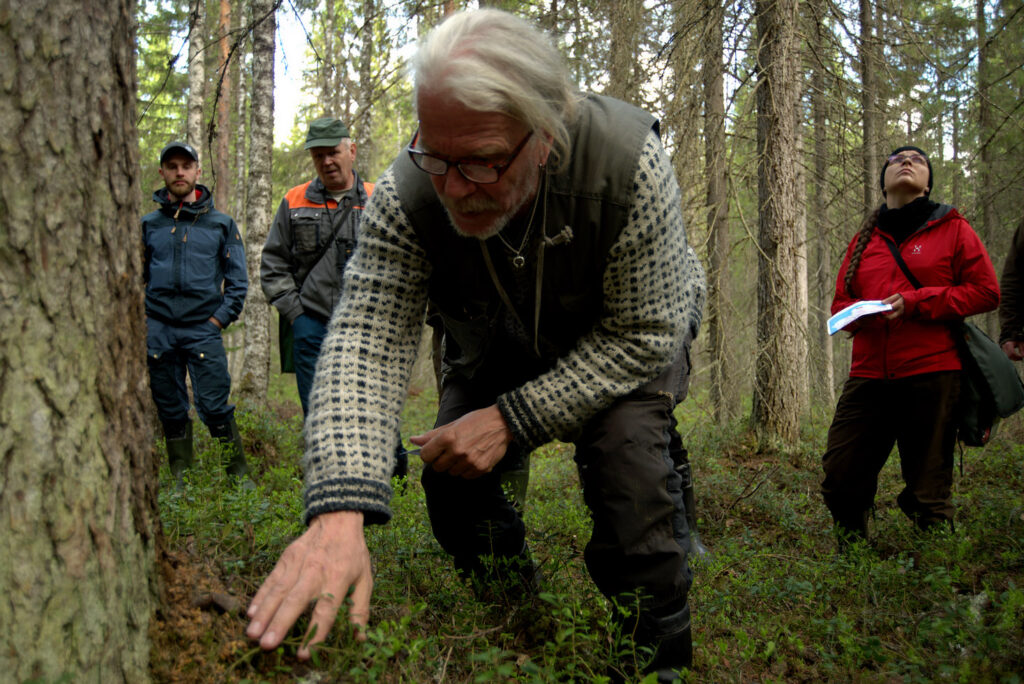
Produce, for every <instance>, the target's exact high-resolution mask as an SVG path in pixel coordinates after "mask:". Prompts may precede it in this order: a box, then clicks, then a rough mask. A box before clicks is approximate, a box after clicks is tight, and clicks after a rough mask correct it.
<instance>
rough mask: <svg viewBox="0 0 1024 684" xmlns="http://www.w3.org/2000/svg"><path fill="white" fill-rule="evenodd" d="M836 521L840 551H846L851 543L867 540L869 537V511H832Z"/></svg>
mask: <svg viewBox="0 0 1024 684" xmlns="http://www.w3.org/2000/svg"><path fill="white" fill-rule="evenodd" d="M832 519H833V520H834V521H835V533H836V542H837V543H838V545H839V551H840V552H843V551H846V550H847V549H848V548H849V547H850V545H851V544H856V543H858V542H866V541H867V539H868V511H860V512H857V513H846V514H839V515H837V514H836V513H834V512H833V513H832Z"/></svg>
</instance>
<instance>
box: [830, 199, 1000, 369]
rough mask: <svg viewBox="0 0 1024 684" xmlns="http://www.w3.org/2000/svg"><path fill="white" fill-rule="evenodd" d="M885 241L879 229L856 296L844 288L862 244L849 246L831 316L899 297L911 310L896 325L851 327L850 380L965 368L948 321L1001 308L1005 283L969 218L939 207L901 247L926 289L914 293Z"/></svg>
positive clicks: (871, 319)
mask: <svg viewBox="0 0 1024 684" xmlns="http://www.w3.org/2000/svg"><path fill="white" fill-rule="evenodd" d="M884 240H889V241H891V240H892V237H891V236H889V235H888V234H887V233H885V232H883V231H882V230H881V229H880V228H879V227H878V226H877V225H876V226H875V229H874V232H873V233H872V235H871V239H870V240H869V241H868V244H867V247H866V248H865V249H864V253H863V254H862V255H861V260H860V266H858V268H857V273H856V274H855V275H854V278H853V288H852V289H853V294H854V296H850V294H849V293H847V292H846V286H845V284H844V280H845V278H846V269H847V266H848V265H849V263H850V254H851V253H852V252H853V248H854V246H855V245H856V242H857V238H856V237H854V239H853V240H852V241H851V242H850V245H849V247H847V249H846V257H845V258H844V259H843V264H842V266H841V267H840V268H839V276H838V278H837V279H836V294H835V298H834V299H833V300H832V313H837V312H839V311H841V310H842V309H844V308H846V307H847V306H849V305H850V304H853V303H854V302H856V301H860V300H863V299H885V298H886V297H889V296H891V295H894V294H896V293H899V294H901V295H903V301H904V304H905V306H906V310H905V311H904V314H903V316H901V317H900V318H898V319H896V320H893V321H888V320H886V319H885V318H883V316H882V315H874V316H865V317H864V318H861V319H859V320H858V321H856V322H855V323H854V324H853V325H850V326H848V327H847V328H846V329H847V330H849V331H851V332H853V333H854V337H853V363H852V365H851V368H850V375H851V376H854V377H859V378H903V377H907V376H910V375H918V374H921V373H931V372H934V371H946V370H960V357H959V356H958V354H957V349H956V345H955V344H954V342H953V334H952V331H951V328H950V323H952V322H955V321H960V320H962V319H963V318H965V317H967V316H970V315H972V314H978V313H983V312H985V311H991V310H992V309H994V308H996V306H997V305H998V304H999V284H998V282H997V281H996V273H995V269H993V268H992V260H991V259H990V258H989V256H988V252H987V251H986V250H985V246H984V245H983V244H981V240H980V239H979V238H978V235H977V233H975V232H974V229H973V228H971V224H969V223H968V222H967V219H965V218H964V217H963V216H961V215H960V214H959V213H958V212H957V210H956V209H954V208H952V207H950V206H948V205H940V206H939V207H938V208H937V209H936V210H935V211H934V212H933V213H932V215H931V217H930V218H929V219H928V221H927V223H926V224H925V225H924V226H923V227H921V228H919V229H918V230H917V231H915V232H914V233H911V234H910V235H909V236H908V237H907V238H906V239H905V240H904V241H903V244H901V245H900V246H899V250H900V254H901V255H902V256H903V260H904V261H905V262H906V263H907V267H908V268H909V269H910V272H911V273H913V274H914V276H915V277H916V278H917V280H918V281H919V282H920V283H921V285H922V287H921V288H920V289H915V288H914V286H913V285H912V284H911V283H910V281H909V280H908V279H907V277H906V276H905V275H904V274H903V271H902V270H901V269H900V267H899V264H897V263H896V259H895V258H894V257H893V255H892V252H891V251H890V250H889V247H888V246H887V245H886V244H885V242H884Z"/></svg>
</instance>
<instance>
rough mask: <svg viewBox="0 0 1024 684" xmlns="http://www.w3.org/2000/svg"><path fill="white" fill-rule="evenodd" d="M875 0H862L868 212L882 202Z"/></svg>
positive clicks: (864, 162)
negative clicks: (879, 177)
mask: <svg viewBox="0 0 1024 684" xmlns="http://www.w3.org/2000/svg"><path fill="white" fill-rule="evenodd" d="M871 3H872V0H860V81H861V91H860V105H861V116H862V123H863V129H862V130H863V134H864V140H863V144H862V146H861V163H862V165H863V167H864V211H865V212H868V211H871V210H872V209H873V208H874V207H875V205H876V204H878V202H879V198H880V197H881V190H880V189H879V186H878V174H879V172H880V171H879V169H880V168H881V167H879V165H878V130H877V121H878V116H877V112H878V86H877V79H878V75H877V73H876V69H875V65H876V64H877V62H876V60H875V56H874V55H875V37H874V36H875V20H874V12H873V10H874V8H873V7H872V4H871Z"/></svg>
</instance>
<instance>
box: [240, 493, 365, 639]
mask: <svg viewBox="0 0 1024 684" xmlns="http://www.w3.org/2000/svg"><path fill="white" fill-rule="evenodd" d="M350 591H351V596H352V605H351V607H350V612H349V621H350V622H352V623H353V624H354V625H356V626H357V627H365V626H366V624H367V621H368V620H369V616H370V596H371V594H372V592H373V575H372V571H371V566H370V554H369V551H368V549H367V548H366V541H365V539H364V538H363V516H362V513H360V512H358V511H338V512H335V513H325V514H323V515H320V516H317V517H316V518H315V519H314V520H313V522H312V523H311V524H310V527H309V529H307V530H306V532H305V533H304V534H303V535H302V536H301V537H299V538H298V539H296V540H295V541H294V542H292V543H291V545H289V547H288V548H287V549H285V552H284V553H283V554H282V555H281V558H280V560H279V561H278V562H277V565H276V566H275V567H274V570H273V571H272V572H271V573H270V575H269V576H268V577H267V579H266V581H265V582H264V583H263V586H262V587H260V589H259V591H258V592H256V596H255V597H253V600H252V603H251V604H250V606H249V610H248V615H249V618H250V622H249V627H248V629H246V635H247V636H249V638H251V639H255V640H258V641H259V644H260V647H261V648H264V649H273V648H277V646H278V645H280V643H281V642H282V641H283V640H284V638H285V637H286V636H287V634H288V632H289V631H290V630H291V628H292V625H294V624H295V621H296V620H297V619H298V617H299V616H300V615H302V613H303V612H304V611H305V610H306V609H307V608H308V607H309V605H310V603H313V602H315V606H314V608H313V615H312V620H311V622H310V628H309V631H308V632H307V634H306V638H307V642H306V643H304V644H303V646H302V647H301V648H300V649H299V653H298V655H299V658H302V659H305V658H308V657H309V655H310V646H313V645H316V644H318V643H320V642H322V641H324V639H326V638H327V635H328V634H329V632H330V629H331V626H332V625H333V624H334V621H335V619H336V618H337V615H338V610H339V609H340V607H341V603H342V601H343V600H345V598H346V596H348V595H349V592H350ZM359 636H360V637H361V636H362V635H361V634H359Z"/></svg>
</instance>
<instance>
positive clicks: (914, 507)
mask: <svg viewBox="0 0 1024 684" xmlns="http://www.w3.org/2000/svg"><path fill="white" fill-rule="evenodd" d="M881 184H882V194H883V195H884V196H885V204H883V205H882V206H881V207H879V208H878V209H877V210H876V211H874V212H873V213H872V214H871V215H870V216H868V217H867V218H866V219H865V221H864V223H863V224H862V226H861V229H860V231H859V232H858V233H857V235H856V236H854V238H853V240H852V241H851V242H850V245H849V247H848V248H847V250H846V258H845V259H844V260H843V264H842V266H841V267H840V269H839V276H838V278H837V279H836V293H835V298H834V299H833V301H832V312H833V313H836V312H839V311H841V310H842V309H844V308H846V307H847V306H849V305H851V304H853V303H855V302H857V301H860V300H882V301H884V302H885V303H887V304H891V305H892V310H891V311H889V312H887V313H883V314H875V315H872V316H866V317H863V318H860V319H859V320H857V321H855V322H854V323H853V324H851V325H850V326H847V328H846V329H847V331H849V332H851V333H852V334H853V362H852V365H851V368H850V377H849V378H848V379H847V381H846V385H845V387H844V388H843V393H842V396H841V397H840V398H839V404H838V406H837V407H836V413H835V417H834V418H833V419H832V426H831V427H830V428H829V432H828V446H827V448H826V451H825V455H824V457H823V459H822V463H823V466H824V469H825V480H824V482H823V483H822V494H823V495H824V498H825V504H826V505H827V506H828V509H829V511H830V512H831V513H832V518H833V520H834V521H835V524H836V528H837V532H838V533H839V536H840V541H841V543H843V542H845V541H848V540H850V539H856V538H866V536H867V516H868V511H869V510H870V509H871V508H872V507H873V506H874V499H875V492H876V490H877V488H878V473H879V472H880V471H881V469H882V466H883V465H885V461H886V460H887V459H888V457H889V452H890V451H891V450H892V447H893V444H894V443H895V444H896V445H898V447H899V454H900V467H901V471H902V474H903V480H904V482H905V483H906V487H905V488H904V489H903V491H902V492H900V494H899V496H898V497H897V499H896V500H897V503H898V504H899V506H900V508H901V509H902V510H903V512H904V513H906V514H907V516H908V517H909V518H910V519H911V520H913V521H914V522H915V523H916V524H917V526H918V527H919V528H921V529H927V528H929V527H931V526H933V525H935V524H936V523H940V522H942V521H949V525H950V527H952V521H953V504H952V496H951V490H952V485H953V447H954V443H955V440H956V427H955V423H954V420H953V418H954V411H955V409H956V403H957V398H958V396H959V391H960V357H959V355H958V353H957V348H956V344H955V343H954V340H953V332H952V327H951V324H952V323H954V322H956V321H960V320H962V319H963V318H964V317H966V316H970V315H972V314H977V313H982V312H984V311H991V310H992V309H994V308H995V307H996V305H997V304H998V303H999V285H998V283H997V282H996V275H995V270H994V269H993V268H992V261H991V260H990V259H989V256H988V252H986V251H985V247H984V245H982V244H981V240H979V239H978V236H977V234H976V233H975V232H974V229H972V228H971V226H970V224H969V223H967V220H966V219H964V218H963V217H962V216H961V215H960V214H959V213H957V210H956V209H954V208H953V207H950V206H948V205H940V204H936V203H935V202H932V201H931V199H930V198H929V193H930V192H931V189H932V166H931V162H930V161H929V160H928V157H927V155H925V153H924V152H923V151H922V150H920V149H918V148H916V147H901V148H899V149H897V150H895V151H894V152H893V153H892V154H891V155H889V157H888V158H887V160H886V162H885V165H884V166H883V167H882V177H881ZM894 249H895V250H898V252H899V254H900V255H901V256H902V258H903V260H904V262H905V264H906V266H907V268H908V269H909V271H910V273H911V274H912V275H913V276H914V277H915V278H916V280H917V281H918V284H919V285H920V287H915V286H914V285H913V284H912V283H911V279H910V278H909V277H908V276H907V275H906V274H905V273H904V271H903V269H902V268H901V267H900V265H899V263H898V262H897V261H896V257H895V256H894V254H893V250H894Z"/></svg>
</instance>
